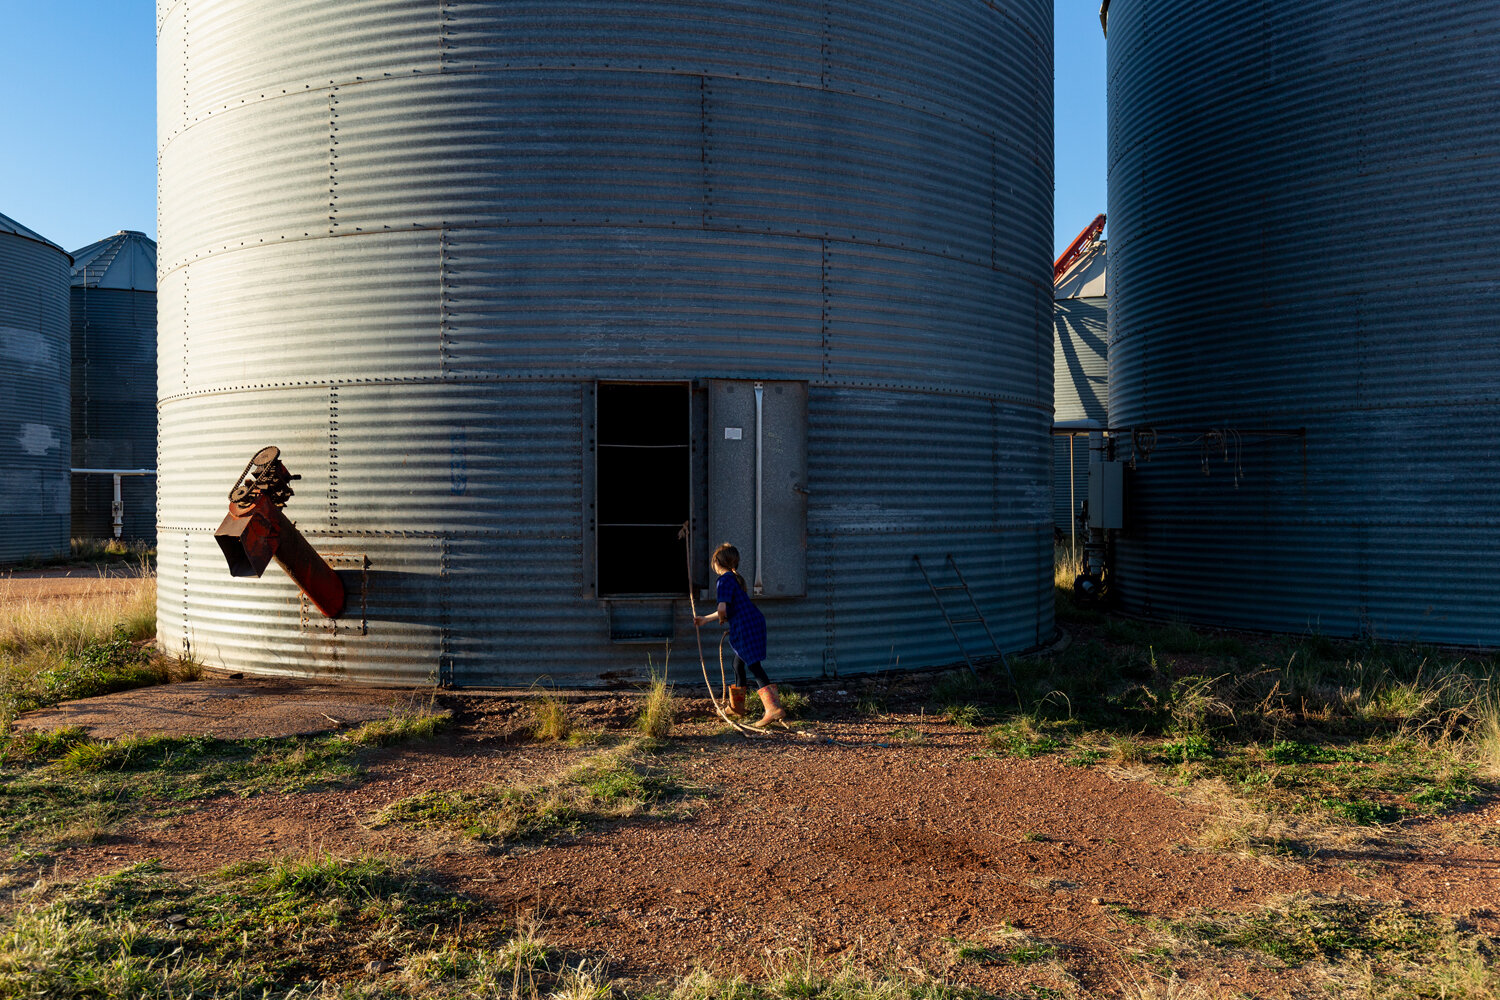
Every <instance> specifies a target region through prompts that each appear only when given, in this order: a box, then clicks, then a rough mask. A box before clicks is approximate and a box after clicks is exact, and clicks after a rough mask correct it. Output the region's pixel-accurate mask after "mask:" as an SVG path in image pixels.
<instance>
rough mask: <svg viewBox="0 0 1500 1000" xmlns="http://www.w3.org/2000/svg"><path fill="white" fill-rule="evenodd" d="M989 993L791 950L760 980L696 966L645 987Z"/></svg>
mask: <svg viewBox="0 0 1500 1000" xmlns="http://www.w3.org/2000/svg"><path fill="white" fill-rule="evenodd" d="M1058 995H1060V994H1058ZM991 996H993V995H992V994H989V993H986V992H984V991H983V990H979V989H975V988H974V987H971V986H964V985H961V984H958V983H953V982H949V981H947V980H944V979H941V978H938V977H937V976H934V975H932V974H930V973H927V972H924V971H921V970H912V969H882V968H873V967H871V966H869V965H867V964H865V963H861V962H858V961H855V960H853V959H846V960H843V961H837V962H827V963H825V962H817V961H814V960H812V959H810V958H808V957H806V956H802V955H790V956H784V957H781V958H778V959H773V960H772V961H771V962H770V963H769V964H768V967H767V969H766V975H765V977H764V978H763V979H759V980H751V979H747V978H746V977H744V976H723V975H717V974H715V973H713V972H710V971H709V970H707V969H701V968H700V969H697V970H694V971H693V972H691V973H689V974H688V975H686V976H685V977H683V978H682V979H680V980H678V981H677V982H675V983H669V984H666V985H665V986H664V987H663V988H660V989H659V990H657V991H654V992H648V993H647V994H646V995H645V1000H985V998H989V997H991Z"/></svg>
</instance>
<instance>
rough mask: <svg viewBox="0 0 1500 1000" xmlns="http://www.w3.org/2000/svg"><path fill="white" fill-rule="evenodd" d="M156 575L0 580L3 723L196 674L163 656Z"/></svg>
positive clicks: (145, 570)
mask: <svg viewBox="0 0 1500 1000" xmlns="http://www.w3.org/2000/svg"><path fill="white" fill-rule="evenodd" d="M155 633H156V577H155V575H154V574H153V573H152V572H151V570H150V568H149V565H148V564H146V563H145V562H142V564H141V566H140V568H139V570H138V571H137V572H135V573H131V574H128V575H114V576H106V575H104V573H103V572H102V571H101V572H100V573H99V574H98V575H97V576H94V577H88V576H84V577H82V578H75V577H69V578H49V579H48V580H46V581H45V583H41V582H39V581H36V580H30V579H16V578H14V577H7V578H5V579H0V728H3V727H4V726H6V725H8V724H9V721H10V719H12V718H14V717H15V715H16V714H17V713H19V712H23V711H26V710H28V709H31V708H37V707H41V706H44V705H51V704H55V703H57V702H59V701H68V700H71V699H74V698H86V697H90V696H92V695H98V694H106V693H108V692H110V691H118V690H121V689H124V688H131V687H142V686H144V685H148V684H162V683H166V682H168V681H170V680H173V679H194V678H196V677H197V676H199V675H200V674H201V672H202V666H201V664H197V663H194V662H191V661H183V662H177V661H172V660H168V659H167V658H166V657H163V656H162V655H161V654H159V653H158V652H157V651H156V650H155V648H154V646H153V644H152V639H153V638H154V636H155Z"/></svg>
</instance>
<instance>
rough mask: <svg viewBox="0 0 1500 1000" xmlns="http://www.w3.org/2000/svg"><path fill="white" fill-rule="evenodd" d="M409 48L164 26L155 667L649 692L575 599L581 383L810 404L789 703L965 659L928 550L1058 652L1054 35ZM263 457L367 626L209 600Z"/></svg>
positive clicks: (1031, 10) (403, 28)
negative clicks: (161, 658) (249, 477)
mask: <svg viewBox="0 0 1500 1000" xmlns="http://www.w3.org/2000/svg"><path fill="white" fill-rule="evenodd" d="M861 9H863V10H866V11H867V13H868V15H869V17H868V18H867V19H865V20H862V19H861V17H858V16H856V14H858V13H859V10H861ZM424 10H426V11H432V12H435V13H437V14H439V15H440V17H439V19H438V30H436V31H432V30H430V29H431V24H430V22H424V21H423V19H422V18H421V17H419V16H416V15H415V13H414V12H413V11H412V10H411V9H409V8H408V7H406V6H405V5H393V4H387V3H376V2H369V3H353V4H339V5H328V4H315V3H312V2H311V0H308V2H302V3H293V2H289V0H288V2H279V3H275V4H272V5H270V6H269V7H268V6H267V5H265V4H250V3H248V0H188V2H185V3H182V4H178V5H174V6H171V7H169V8H167V9H166V10H165V11H164V12H163V16H162V24H163V29H162V30H163V35H162V38H163V41H162V44H161V45H160V47H159V52H160V64H159V65H160V72H159V81H160V84H161V88H162V89H163V90H170V91H173V92H174V93H175V95H176V96H175V97H172V96H167V97H164V98H163V107H164V108H174V109H175V108H178V107H179V106H180V108H181V111H180V114H179V113H178V112H175V111H174V112H173V115H172V116H168V115H167V114H165V113H164V116H163V118H162V124H161V140H162V154H161V177H162V181H161V184H162V191H161V194H162V198H161V202H162V241H163V253H162V258H161V259H162V277H161V300H160V311H161V324H162V328H163V336H162V337H161V338H160V344H161V347H160V399H161V403H160V406H161V426H162V442H163V463H162V464H163V478H162V498H163V500H162V514H161V521H162V529H161V530H162V536H161V537H162V543H161V551H162V553H163V555H162V558H163V560H164V561H172V560H179V561H180V563H181V565H180V570H179V569H178V568H173V569H170V570H169V569H165V568H164V569H163V572H162V580H163V590H162V596H161V598H160V609H161V634H162V637H163V640H164V641H166V642H168V643H169V644H178V645H180V644H182V643H184V642H186V643H188V644H189V645H191V647H192V648H193V649H194V650H195V651H197V652H198V653H199V655H203V656H205V657H206V658H209V659H211V660H212V661H213V662H215V663H222V664H224V665H231V666H234V667H235V668H236V669H244V670H250V671H256V672H277V673H287V674H297V673H301V672H307V671H312V672H334V673H343V674H345V675H347V676H349V677H352V678H357V679H366V680H405V681H413V682H415V681H421V680H424V679H428V678H430V677H436V678H439V679H443V680H446V681H451V682H454V683H460V684H495V683H519V684H529V683H531V682H532V681H533V680H535V679H536V678H537V677H539V676H543V675H546V676H550V677H552V678H553V679H554V680H555V681H557V682H559V683H565V684H600V683H610V682H615V681H621V680H626V679H631V678H637V677H644V676H645V673H646V668H647V664H646V661H645V651H644V650H643V649H642V648H641V647H639V646H621V645H615V644H612V643H611V642H610V641H609V613H608V609H607V605H606V604H604V603H603V602H598V601H595V600H592V599H590V600H587V601H585V600H583V598H582V595H583V593H584V592H585V590H586V589H587V586H588V582H587V581H586V580H585V575H586V572H587V564H586V560H585V558H584V553H583V547H584V545H585V538H584V537H583V530H582V529H583V508H584V505H585V501H586V499H587V498H586V497H585V495H584V491H585V489H586V486H587V483H588V481H589V477H588V475H587V458H586V454H585V446H584V433H583V431H584V427H583V425H584V423H585V413H584V403H585V400H586V399H587V396H588V389H589V386H590V385H591V384H592V382H593V380H594V379H600V378H614V379H689V380H702V379H709V378H738V379H755V378H759V379H766V380H799V381H807V382H808V383H809V390H808V418H807V419H808V430H807V433H808V478H809V481H810V482H809V489H810V490H811V493H810V496H809V498H808V534H809V541H808V596H807V597H806V598H804V599H793V600H785V601H767V602H766V606H765V610H766V614H767V616H768V618H769V619H770V621H771V629H772V640H771V645H772V658H773V659H774V660H775V661H776V663H774V664H773V665H772V666H773V670H775V671H777V672H778V675H779V676H805V675H808V674H818V673H822V672H828V673H838V672H859V671H865V670H875V669H884V668H886V667H889V666H892V665H907V666H917V665H924V664H932V663H942V662H951V661H953V660H955V659H957V649H956V648H954V647H953V644H952V639H951V636H949V634H948V630H947V627H946V625H945V624H944V623H943V620H942V617H941V615H940V614H939V613H938V611H937V608H936V606H935V604H934V603H933V600H932V595H931V594H930V593H929V592H928V591H927V589H926V586H925V584H923V583H922V582H921V577H920V574H918V573H917V571H916V568H915V564H914V562H913V561H912V556H913V555H914V554H915V553H917V552H921V553H922V554H923V556H924V558H929V559H932V560H934V561H937V562H941V560H942V558H943V556H944V554H946V553H947V552H952V553H953V554H954V555H955V557H956V558H957V559H958V561H959V563H960V565H961V566H963V567H964V569H965V572H966V574H968V576H969V579H970V582H971V584H972V585H973V586H974V588H975V596H976V597H977V598H978V599H979V601H980V604H981V606H982V607H983V608H984V609H985V612H986V614H987V615H990V616H991V618H990V621H991V625H992V627H994V629H995V632H996V635H997V636H998V637H1000V639H1001V642H1002V644H1003V645H1004V646H1005V648H1007V649H1020V648H1025V647H1030V646H1034V645H1037V644H1038V643H1040V642H1043V641H1046V640H1047V639H1049V638H1050V637H1051V634H1052V621H1051V588H1050V566H1051V546H1050V538H1049V534H1050V527H1049V525H1048V524H1047V521H1048V511H1047V502H1048V485H1049V484H1048V479H1047V475H1048V470H1047V451H1046V448H1047V444H1046V441H1047V425H1048V409H1049V399H1050V395H1051V392H1052V370H1051V358H1052V354H1051V352H1050V351H1049V350H1048V341H1049V331H1050V312H1051V307H1050V283H1049V282H1047V281H1046V264H1047V256H1046V254H1047V251H1046V247H1047V240H1048V233H1049V232H1050V188H1051V185H1050V175H1049V174H1048V169H1049V166H1048V165H1049V164H1050V162H1051V155H1050V128H1051V126H1050V122H1051V88H1050V46H1051V37H1050V31H1051V28H1050V24H1051V21H1050V18H1049V17H1047V11H1046V9H1045V8H1044V5H1042V4H1040V3H1037V2H1024V3H1023V2H1016V3H1009V4H1001V5H986V4H978V3H970V2H935V3H925V4H917V5H912V4H906V3H903V4H897V3H884V4H877V5H875V6H873V7H869V6H868V5H864V6H862V8H858V9H857V8H855V7H854V6H853V5H841V4H831V5H827V4H822V3H817V4H813V3H777V4H772V3H749V2H731V0H724V2H720V3H715V4H701V3H694V4H687V3H669V2H662V3H652V4H636V5H619V4H575V5H568V6H566V7H563V8H558V7H557V5H550V4H549V5H542V4H534V3H524V4H523V3H514V2H512V3H465V2H450V3H444V4H440V5H433V7H432V8H424ZM252 11H253V12H254V13H253V16H251V12H252ZM408 14H411V15H412V16H409V17H408V16H407V15H408ZM903 17H905V18H908V19H909V20H910V23H911V25H912V27H913V30H911V31H903V30H902V29H901V23H902V19H903ZM178 22H180V24H179V23H178ZM288 32H292V33H294V34H297V35H299V38H300V36H301V35H304V34H312V33H316V34H317V35H318V41H319V43H320V44H321V45H323V46H324V48H326V50H327V51H328V53H329V55H328V58H327V60H326V61H319V60H317V59H316V58H315V57H314V56H313V55H312V54H311V52H312V50H311V48H310V47H309V46H305V45H303V44H302V43H301V41H300V40H293V41H292V42H291V43H290V44H287V43H286V34H287V33H288ZM273 49H275V51H272V50H273ZM434 62H435V63H436V69H429V67H431V66H433V64H434ZM408 64H409V67H410V69H411V70H413V71H412V72H404V73H402V72H398V71H392V70H391V67H393V66H394V67H398V69H399V68H400V67H402V66H405V65H408ZM876 66H887V67H889V71H888V72H887V73H884V74H883V73H881V72H879V71H878V70H876V69H872V67H876ZM388 73H389V74H390V75H387V74H388ZM299 80H300V81H301V82H302V84H303V86H302V87H301V88H300V89H299V88H298V87H297V86H295V85H291V84H295V83H296V82H297V81H299ZM882 81H883V82H882ZM284 84H285V86H283V85H284ZM273 85H274V86H273ZM282 89H285V91H286V93H285V94H281V93H280V92H279V91H280V90H282ZM205 428H208V429H212V433H205ZM269 443H275V444H277V445H278V446H280V447H281V448H282V450H283V453H284V457H285V460H286V462H287V464H288V466H289V467H290V468H291V469H292V471H294V472H297V473H301V474H302V475H303V479H302V481H301V482H299V483H298V484H296V485H297V496H296V497H295V498H294V499H293V501H292V502H291V504H290V505H289V507H288V513H289V515H290V516H292V517H294V518H295V519H296V520H297V521H298V524H299V526H300V527H301V528H302V529H303V530H304V531H305V532H307V533H308V535H309V537H310V538H311V540H312V541H313V543H314V544H315V545H316V546H318V547H319V548H320V550H324V551H329V552H334V553H337V556H336V558H335V560H334V562H335V565H336V566H337V567H338V568H339V569H340V572H341V573H343V574H345V578H346V582H349V583H350V586H351V594H353V593H354V592H355V590H356V589H357V591H358V594H359V605H360V609H361V610H360V612H359V615H358V616H357V617H354V616H352V613H351V616H350V617H349V618H348V620H345V619H341V620H340V621H339V622H338V623H337V624H335V625H332V626H330V625H329V624H328V623H326V622H322V621H321V620H304V617H303V615H302V608H301V604H300V601H298V600H297V599H296V592H295V589H294V588H292V585H291V584H290V582H289V581H287V580H285V579H282V578H276V579H273V576H274V575H275V574H268V575H267V576H266V577H265V578H264V579H261V580H248V581H246V580H235V579H233V578H230V577H229V576H228V574H227V572H226V571H225V569H224V567H223V562H222V557H221V556H220V555H219V553H218V552H217V551H216V547H215V546H213V543H212V538H211V537H210V536H211V532H212V527H213V526H214V525H215V524H217V522H218V519H219V517H221V516H222V512H223V508H224V504H225V499H224V493H225V491H227V489H228V487H229V485H230V480H231V479H232V477H233V476H234V474H235V473H236V472H238V471H239V469H240V467H241V466H242V465H243V463H244V460H245V458H246V457H248V455H249V454H250V453H251V452H253V451H254V450H255V449H256V448H257V447H259V446H260V445H262V444H269ZM819 483H821V487H820V485H819ZM820 494H821V495H820ZM178 553H180V555H178ZM365 560H368V565H366V564H365ZM356 576H357V578H358V579H357V587H356V582H355V577H356ZM179 587H180V592H179ZM678 603H679V604H680V605H681V607H679V608H678V609H677V614H678V625H677V631H676V635H677V643H676V645H677V649H676V650H674V655H673V658H672V668H673V671H674V672H676V671H679V670H682V671H684V674H683V677H684V679H685V678H686V677H687V676H690V675H689V674H688V673H686V668H688V667H689V666H692V664H690V663H689V662H688V659H687V657H686V655H685V653H684V651H683V649H682V643H684V642H687V641H688V640H689V637H690V630H689V629H688V627H687V625H688V623H687V621H686V613H687V612H686V602H685V601H679V602H678ZM593 613H597V618H596V620H594V621H593V623H592V624H589V619H590V617H591V615H592V614H593ZM313 619H317V616H316V615H315V614H314V616H313ZM660 659H661V657H660V656H657V657H656V661H657V662H658V664H659V662H660ZM695 671H696V667H694V672H695Z"/></svg>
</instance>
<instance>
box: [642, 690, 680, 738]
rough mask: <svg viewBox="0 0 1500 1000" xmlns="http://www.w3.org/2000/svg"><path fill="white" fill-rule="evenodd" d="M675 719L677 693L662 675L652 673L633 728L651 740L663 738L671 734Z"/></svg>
mask: <svg viewBox="0 0 1500 1000" xmlns="http://www.w3.org/2000/svg"><path fill="white" fill-rule="evenodd" d="M676 721H677V695H676V694H675V693H674V692H673V690H672V685H671V684H670V683H668V682H667V679H666V677H665V676H664V675H658V674H653V675H652V677H651V685H650V686H649V687H648V688H647V689H646V695H645V697H644V698H643V699H642V701H641V711H640V714H639V715H638V716H637V717H636V720H635V728H636V729H639V730H640V731H641V732H642V733H644V734H645V735H646V736H649V737H650V738H651V739H653V740H664V739H666V738H667V737H668V736H670V735H671V733H672V725H673V724H674V723H675V722H676Z"/></svg>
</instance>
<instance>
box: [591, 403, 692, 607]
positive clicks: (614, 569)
mask: <svg viewBox="0 0 1500 1000" xmlns="http://www.w3.org/2000/svg"><path fill="white" fill-rule="evenodd" d="M596 405H597V410H596V412H595V441H596V442H597V451H596V453H595V454H596V459H595V461H596V463H597V465H596V468H595V476H594V483H595V490H596V496H595V502H596V504H597V507H596V510H597V517H598V521H597V546H598V548H597V550H596V553H595V566H596V569H597V572H598V577H599V596H601V597H637V596H640V597H647V596H649V597H661V596H666V595H671V596H679V595H685V594H686V593H687V588H688V584H687V560H686V554H685V553H686V549H685V547H684V544H683V542H682V540H681V539H679V538H678V537H677V533H678V531H679V530H680V529H681V528H682V522H684V521H686V520H687V519H688V517H689V514H690V512H691V506H692V483H693V470H692V436H691V423H692V421H691V407H692V397H691V394H690V387H689V386H688V384H687V383H685V382H669V383H661V382H657V383H649V384H642V383H627V382H601V383H599V392H598V396H597V404H596Z"/></svg>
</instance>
